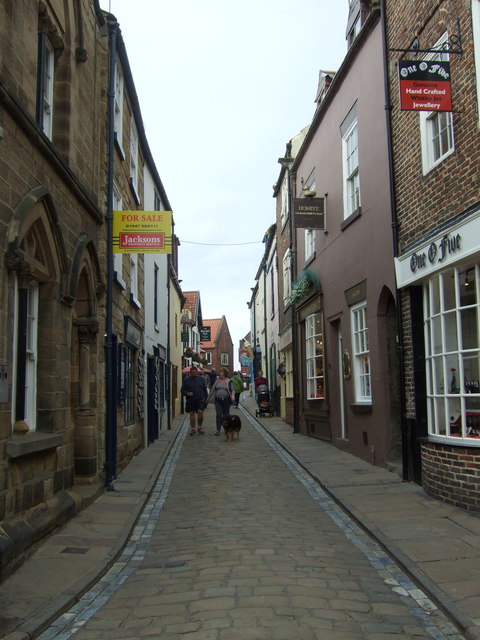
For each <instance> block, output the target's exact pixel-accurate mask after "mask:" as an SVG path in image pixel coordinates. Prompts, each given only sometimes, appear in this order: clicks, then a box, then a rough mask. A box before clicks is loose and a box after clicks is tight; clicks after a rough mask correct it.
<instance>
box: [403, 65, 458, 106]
mask: <svg viewBox="0 0 480 640" xmlns="http://www.w3.org/2000/svg"><path fill="white" fill-rule="evenodd" d="M398 72H399V76H400V108H401V109H402V110H403V111H452V93H451V86H450V63H449V62H446V61H438V60H420V61H418V60H399V62H398Z"/></svg>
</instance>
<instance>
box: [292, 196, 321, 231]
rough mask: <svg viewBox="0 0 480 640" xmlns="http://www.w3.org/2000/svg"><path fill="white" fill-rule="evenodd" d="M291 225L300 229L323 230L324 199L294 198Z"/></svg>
mask: <svg viewBox="0 0 480 640" xmlns="http://www.w3.org/2000/svg"><path fill="white" fill-rule="evenodd" d="M293 224H294V226H295V227H300V228H302V229H325V198H295V199H294V201H293Z"/></svg>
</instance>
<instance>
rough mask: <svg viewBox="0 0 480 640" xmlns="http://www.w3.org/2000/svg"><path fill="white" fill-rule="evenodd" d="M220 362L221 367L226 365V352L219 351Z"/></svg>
mask: <svg viewBox="0 0 480 640" xmlns="http://www.w3.org/2000/svg"><path fill="white" fill-rule="evenodd" d="M220 364H221V365H222V366H223V367H228V353H221V354H220Z"/></svg>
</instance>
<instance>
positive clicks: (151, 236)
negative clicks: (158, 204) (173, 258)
mask: <svg viewBox="0 0 480 640" xmlns="http://www.w3.org/2000/svg"><path fill="white" fill-rule="evenodd" d="M113 253H172V212H171V211H114V212H113Z"/></svg>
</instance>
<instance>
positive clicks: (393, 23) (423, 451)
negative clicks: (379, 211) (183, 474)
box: [385, 0, 480, 510]
mask: <svg viewBox="0 0 480 640" xmlns="http://www.w3.org/2000/svg"><path fill="white" fill-rule="evenodd" d="M385 9H386V34H387V65H388V70H389V89H390V99H391V109H390V113H391V131H392V151H393V153H392V157H393V169H394V180H395V202H396V235H397V242H396V247H395V250H396V253H397V257H396V261H395V262H396V273H397V284H398V287H399V289H400V292H401V308H402V324H403V332H402V342H403V344H402V348H403V349H402V350H403V353H404V363H405V366H404V388H405V398H406V403H405V404H406V427H407V428H406V432H405V443H406V451H407V455H408V467H409V474H410V477H412V478H414V479H415V480H417V481H419V482H420V481H421V482H422V483H423V485H424V487H425V489H426V490H427V491H428V492H429V493H431V494H432V495H434V496H436V497H439V498H441V499H443V500H445V501H447V502H450V503H452V504H455V505H458V506H462V507H464V508H467V509H477V510H478V509H480V465H479V455H478V454H479V443H480V386H479V384H480V383H479V379H480V341H479V340H480V338H479V336H480V330H479V327H480V316H479V309H480V307H479V284H480V279H479V257H480V200H479V190H478V184H479V179H480V162H479V160H480V133H479V100H478V98H479V94H478V91H479V86H480V76H479V68H478V65H477V64H476V60H477V61H478V58H479V55H480V49H479V45H480V41H479V35H480V17H479V16H480V12H479V2H478V0H472V1H470V0H469V1H467V2H465V1H463V0H440V1H438V2H437V1H436V2H432V1H430V0H418V1H417V2H414V3H412V2H398V1H396V0H386V2H385ZM400 60H407V61H409V60H410V61H412V62H413V64H414V65H418V67H419V68H421V67H422V63H423V67H426V66H427V63H435V62H439V61H440V62H448V63H449V64H450V70H449V78H448V79H449V82H450V86H451V94H452V103H453V111H441V110H438V111H436V110H435V109H433V110H432V111H424V110H419V111H418V112H415V111H414V110H404V111H402V110H401V109H400V104H399V86H398V84H399V82H398V65H399V62H400ZM416 88H417V90H418V88H420V89H421V90H422V91H423V90H424V89H425V88H426V90H427V91H429V88H428V87H427V85H422V84H421V83H420V84H418V85H416ZM429 95H430V96H432V95H433V96H434V95H435V94H432V93H430V94H429ZM429 101H430V102H429V105H431V104H435V98H434V99H433V100H432V99H431V98H429Z"/></svg>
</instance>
